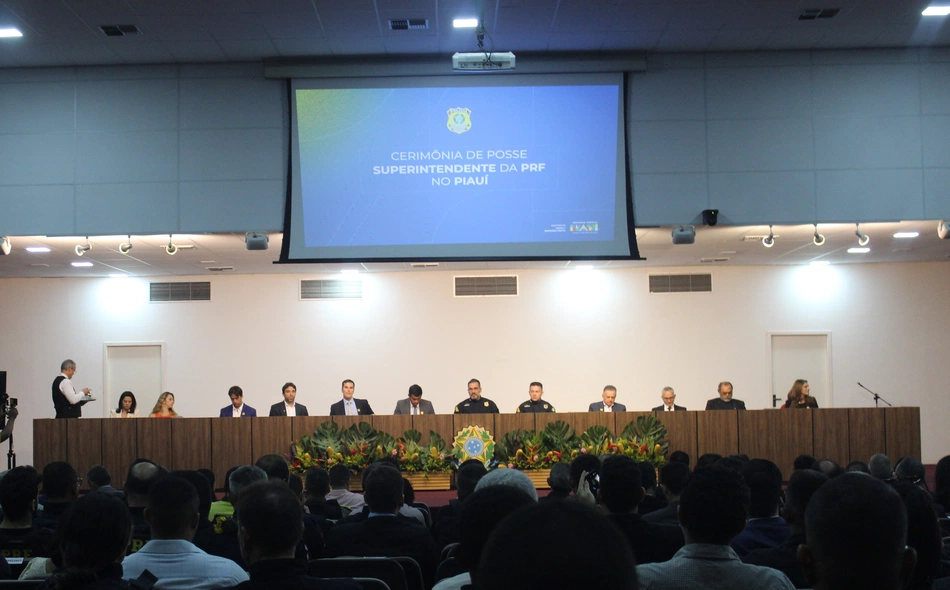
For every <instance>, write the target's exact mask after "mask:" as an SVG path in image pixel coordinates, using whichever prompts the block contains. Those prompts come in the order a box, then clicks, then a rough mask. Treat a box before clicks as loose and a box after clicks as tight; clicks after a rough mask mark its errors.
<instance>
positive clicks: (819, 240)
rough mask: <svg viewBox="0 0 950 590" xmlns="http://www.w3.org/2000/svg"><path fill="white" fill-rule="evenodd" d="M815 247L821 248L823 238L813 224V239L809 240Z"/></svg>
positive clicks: (823, 241)
mask: <svg viewBox="0 0 950 590" xmlns="http://www.w3.org/2000/svg"><path fill="white" fill-rule="evenodd" d="M811 241H812V242H813V243H814V244H815V245H816V246H821V245H823V244H824V243H825V236H823V235H821V234H820V233H818V224H817V223H816V224H815V237H813V238H812V240H811Z"/></svg>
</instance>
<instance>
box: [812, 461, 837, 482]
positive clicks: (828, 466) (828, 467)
mask: <svg viewBox="0 0 950 590" xmlns="http://www.w3.org/2000/svg"><path fill="white" fill-rule="evenodd" d="M812 469H814V470H815V471H819V472H821V473H824V474H825V475H827V476H828V478H829V479H834V478H836V477H838V476H839V475H843V474H844V469H842V468H841V465H838V464H837V463H835V462H834V461H832V460H831V459H821V460H818V461H815V464H814V465H812Z"/></svg>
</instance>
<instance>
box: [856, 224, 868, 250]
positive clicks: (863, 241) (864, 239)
mask: <svg viewBox="0 0 950 590" xmlns="http://www.w3.org/2000/svg"><path fill="white" fill-rule="evenodd" d="M854 235H856V236H858V245H859V246H867V245H868V242H870V241H871V236H868V235H865V234H862V233H861V225H860V224H858V223H855V224H854Z"/></svg>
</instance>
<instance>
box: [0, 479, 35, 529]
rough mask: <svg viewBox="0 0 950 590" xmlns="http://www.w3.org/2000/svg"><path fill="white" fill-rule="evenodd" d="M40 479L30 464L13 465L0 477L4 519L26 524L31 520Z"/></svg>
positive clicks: (0, 497)
mask: <svg viewBox="0 0 950 590" xmlns="http://www.w3.org/2000/svg"><path fill="white" fill-rule="evenodd" d="M40 479H41V478H40V475H39V473H37V472H36V469H34V468H33V467H32V466H31V465H23V466H20V467H14V468H13V469H11V470H10V471H7V473H6V474H5V475H4V476H3V478H2V479H0V507H2V508H3V517H4V519H5V520H8V521H10V522H11V523H14V522H23V523H27V524H28V523H29V522H30V521H31V517H32V515H33V511H34V510H36V495H37V492H38V490H39V487H40Z"/></svg>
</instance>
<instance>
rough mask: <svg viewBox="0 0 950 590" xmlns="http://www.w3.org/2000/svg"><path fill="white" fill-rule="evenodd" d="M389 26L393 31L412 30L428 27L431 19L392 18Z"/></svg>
mask: <svg viewBox="0 0 950 590" xmlns="http://www.w3.org/2000/svg"><path fill="white" fill-rule="evenodd" d="M389 28H390V29H391V30H393V31H411V30H415V29H428V28H429V19H427V18H409V19H396V20H391V21H389Z"/></svg>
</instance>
